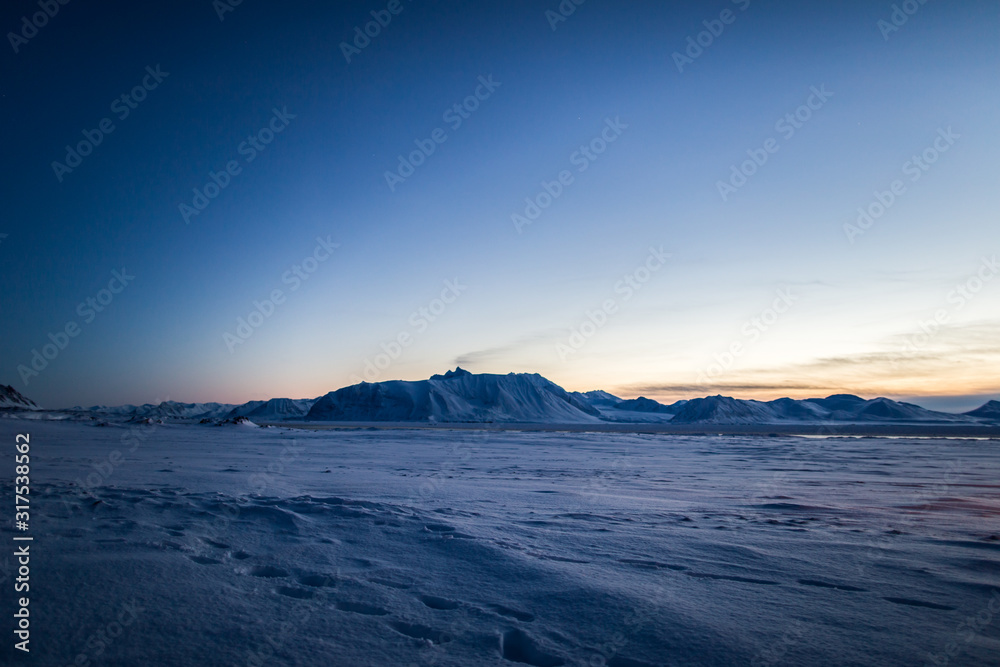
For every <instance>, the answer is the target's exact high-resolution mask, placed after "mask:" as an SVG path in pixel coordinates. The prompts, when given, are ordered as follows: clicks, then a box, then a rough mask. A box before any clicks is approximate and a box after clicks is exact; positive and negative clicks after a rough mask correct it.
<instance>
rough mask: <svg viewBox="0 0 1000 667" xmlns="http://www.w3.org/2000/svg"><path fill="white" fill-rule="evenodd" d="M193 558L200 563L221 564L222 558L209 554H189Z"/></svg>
mask: <svg viewBox="0 0 1000 667" xmlns="http://www.w3.org/2000/svg"><path fill="white" fill-rule="evenodd" d="M188 558H190V559H191V560H193V561H194V562H196V563H198V565H221V564H222V561H221V560H216V559H215V558H208V557H207V556H188Z"/></svg>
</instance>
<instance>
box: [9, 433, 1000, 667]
mask: <svg viewBox="0 0 1000 667" xmlns="http://www.w3.org/2000/svg"><path fill="white" fill-rule="evenodd" d="M17 433H29V434H30V436H31V483H32V489H31V502H32V512H31V531H30V532H31V534H32V535H34V536H35V540H34V542H33V543H32V547H31V549H32V555H33V557H32V562H31V565H32V569H31V591H30V594H31V609H32V617H31V618H32V641H31V648H32V652H31V655H30V658H28V657H27V656H22V655H15V653H20V652H17V651H14V650H13V646H12V645H13V640H12V639H10V637H9V630H8V631H7V634H8V639H7V640H6V641H5V642H4V644H3V647H2V648H0V662H4V663H8V664H20V663H22V662H24V663H25V664H28V662H29V661H30V663H31V664H35V665H71V664H77V665H152V664H155V665H303V666H305V665H310V666H311V665H317V666H319V665H355V666H358V665H403V666H409V665H417V666H424V665H428V666H430V665H442V666H443V665H518V664H522V665H523V664H527V665H535V666H556V665H609V666H611V667H645V666H648V665H737V664H739V665H747V664H750V665H925V664H927V665H933V664H949V665H996V664H998V656H1000V523H998V521H997V519H998V516H1000V451H998V446H1000V442H998V441H996V440H971V439H964V440H958V439H955V440H947V439H913V438H900V439H888V438H826V439H824V438H800V437H756V436H755V437H750V436H677V435H663V434H625V433H586V432H571V433H565V432H530V433H528V432H518V431H492V430H482V431H477V430H473V431H470V430H448V429H441V430H436V429H426V430H419V431H418V430H405V429H398V430H382V429H357V430H335V431H329V430H326V431H307V430H296V429H290V428H266V429H257V428H252V427H247V426H239V425H226V426H212V425H176V424H168V425H158V424H152V425H143V426H137V425H115V424H112V425H110V426H107V427H103V428H98V427H94V426H92V425H90V424H86V423H79V422H48V421H28V420H19V419H0V439H2V441H3V442H6V443H8V446H5V447H3V449H2V456H0V458H2V460H3V465H4V468H5V469H7V470H13V465H14V462H13V454H14V451H13V450H14V447H13V443H14V438H15V435H16V434H17ZM115 452H118V453H120V456H121V460H119V458H118V456H116V455H115ZM10 481H12V477H10V476H9V475H5V476H4V482H3V484H4V491H5V497H7V498H11V497H12V493H13V489H12V488H11V486H10V484H9V482H10ZM13 511H14V510H13V504H11V505H10V513H11V519H13ZM13 534H14V531H13V530H12V528H11V522H9V521H4V522H3V527H2V532H0V537H2V539H3V540H4V541H5V542H7V544H8V545H11V544H13V542H12V541H11V539H10V538H11V537H12V536H13ZM13 551H14V549H13V548H12V547H6V548H4V550H3V552H2V554H3V555H0V579H3V580H4V584H3V588H4V589H6V590H7V591H8V594H6V595H4V596H2V604H3V605H4V612H5V613H4V616H5V617H7V618H8V619H9V618H10V615H8V614H7V613H6V612H7V611H8V609H10V610H11V613H12V609H13V607H12V605H13V600H12V598H13V595H14V594H13V593H11V592H10V590H11V588H12V579H13V577H14V576H16V571H15V570H16V566H15V563H14V560H13V556H12V554H13ZM8 627H9V626H8ZM81 656H83V657H82V658H81ZM24 658H27V660H25V659H24Z"/></svg>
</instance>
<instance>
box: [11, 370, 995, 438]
mask: <svg viewBox="0 0 1000 667" xmlns="http://www.w3.org/2000/svg"><path fill="white" fill-rule="evenodd" d="M0 409H6V410H7V411H8V412H7V416H16V415H17V413H18V411H23V410H31V411H34V412H33V415H34V416H44V415H50V417H51V418H67V417H69V418H80V417H81V416H83V417H86V416H88V415H89V416H90V418H91V419H101V420H108V421H130V422H142V421H149V420H154V421H158V422H162V421H164V420H166V421H171V420H176V421H210V422H219V421H222V420H235V419H237V418H241V417H242V418H247V419H250V420H252V421H254V422H257V423H267V422H281V421H289V420H306V421H352V422H354V421H356V422H368V421H372V422H444V423H448V422H451V423H454V422H506V423H519V422H520V423H541V424H594V423H601V422H613V423H633V424H654V423H659V424H665V423H671V424H720V425H723V424H731V425H740V424H746V425H752V424H776V425H777V424H789V423H799V424H801V423H820V422H836V423H876V422H879V423H890V424H993V423H995V422H1000V401H989V402H987V403H986V404H985V405H983V406H982V407H980V408H977V409H975V410H972V411H969V412H966V413H964V414H952V413H946V412H935V411H933V410H927V409H925V408H922V407H920V406H919V405H914V404H912V403H904V402H900V401H894V400H891V399H888V398H873V399H864V398H861V397H860V396H854V395H852V394H834V395H833V396H827V397H826V398H809V399H793V398H779V399H776V400H773V401H756V400H743V399H737V398H731V397H729V396H707V397H705V398H695V399H691V400H683V401H677V402H676V403H672V404H670V405H666V404H663V403H660V402H658V401H655V400H653V399H650V398H646V397H643V396H640V397H639V398H634V399H623V398H620V397H618V396H615V395H613V394H610V393H608V392H606V391H600V390H596V391H588V392H567V391H566V390H564V389H563V388H562V387H560V386H559V385H557V384H555V383H554V382H552V381H550V380H548V379H546V378H544V377H542V376H541V375H538V374H537V373H530V374H529V373H509V374H507V375H496V374H488V373H484V374H473V373H470V372H468V371H466V370H463V369H461V368H457V369H455V370H454V371H449V372H447V373H445V374H444V375H434V376H432V377H431V378H430V379H427V380H418V381H405V380H390V381H386V382H378V383H374V384H372V383H367V382H362V383H361V384H356V385H352V386H349V387H344V388H342V389H338V390H336V391H332V392H330V393H328V394H326V395H325V396H322V397H321V398H318V399H290V398H272V399H270V400H262V401H249V402H247V403H243V404H242V405H233V404H228V403H179V402H177V401H164V402H162V403H159V404H151V403H147V404H145V405H138V406H136V405H122V406H117V407H106V406H94V407H91V408H73V409H71V410H68V411H54V412H46V411H42V410H41V409H40V408H39V407H38V406H37V405H36V404H35V403H34V402H33V401H31V400H30V399H28V398H25V397H24V396H22V395H21V394H20V393H18V392H17V390H15V389H14V388H13V387H9V386H5V385H0ZM67 413H68V414H67ZM81 413H82V415H81ZM25 416H27V415H25Z"/></svg>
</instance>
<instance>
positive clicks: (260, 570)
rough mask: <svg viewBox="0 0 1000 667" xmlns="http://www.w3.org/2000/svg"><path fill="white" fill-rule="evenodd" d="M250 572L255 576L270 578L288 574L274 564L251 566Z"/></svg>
mask: <svg viewBox="0 0 1000 667" xmlns="http://www.w3.org/2000/svg"><path fill="white" fill-rule="evenodd" d="M250 574H251V575H253V576H255V577H265V578H268V579H277V578H280V577H287V576H288V572H286V571H285V570H282V569H281V568H280V567H274V566H273V565H258V566H257V567H253V568H250Z"/></svg>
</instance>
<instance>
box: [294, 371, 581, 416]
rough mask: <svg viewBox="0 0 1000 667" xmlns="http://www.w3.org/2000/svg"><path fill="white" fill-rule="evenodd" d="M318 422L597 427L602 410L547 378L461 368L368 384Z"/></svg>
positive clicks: (344, 393) (321, 409)
mask: <svg viewBox="0 0 1000 667" xmlns="http://www.w3.org/2000/svg"><path fill="white" fill-rule="evenodd" d="M306 419H308V420H318V421H431V422H532V423H564V424H577V423H596V422H600V421H601V419H600V413H599V412H598V410H597V409H596V408H594V407H593V406H591V405H589V404H588V403H586V402H584V401H582V400H580V399H579V398H577V397H576V396H573V395H571V394H570V393H569V392H567V391H566V390H565V389H563V388H562V387H560V386H559V385H557V384H555V383H554V382H551V381H549V380H546V379H545V378H543V377H542V376H541V375H538V374H537V373H535V374H527V373H510V374H508V375H492V374H488V373H484V374H480V375H473V374H472V373H470V372H468V371H465V370H462V369H461V368H457V369H455V370H454V371H449V372H448V373H445V374H444V375H434V376H432V377H431V378H430V379H429V380H418V381H404V380H391V381H388V382H378V383H375V384H371V383H368V382H362V383H361V384H356V385H353V386H350V387H344V388H343V389H338V390H337V391H333V392H330V393H329V394H327V395H326V396H323V397H322V398H320V399H319V400H318V401H316V404H315V405H313V406H312V409H310V410H309V413H308V414H307V415H306Z"/></svg>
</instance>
